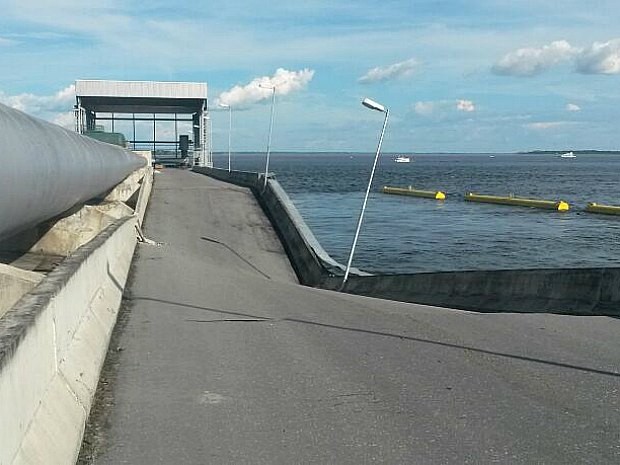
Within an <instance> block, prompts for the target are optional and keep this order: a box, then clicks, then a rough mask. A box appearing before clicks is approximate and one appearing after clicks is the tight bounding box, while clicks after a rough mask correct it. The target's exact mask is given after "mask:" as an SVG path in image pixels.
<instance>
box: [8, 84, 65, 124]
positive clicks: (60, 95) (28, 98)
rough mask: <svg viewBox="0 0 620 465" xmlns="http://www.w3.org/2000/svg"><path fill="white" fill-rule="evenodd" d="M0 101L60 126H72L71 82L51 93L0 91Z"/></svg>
mask: <svg viewBox="0 0 620 465" xmlns="http://www.w3.org/2000/svg"><path fill="white" fill-rule="evenodd" d="M0 102H1V103H4V104H5V105H7V106H9V107H11V108H15V109H16V110H20V111H23V112H24V113H28V114H29V115H31V116H36V117H38V118H42V119H46V120H48V121H52V122H53V123H56V124H59V125H61V126H65V127H72V126H73V112H72V109H73V104H74V103H75V85H73V84H71V85H70V86H68V87H65V88H64V89H61V90H59V91H58V92H56V93H54V94H52V95H35V94H29V93H24V94H18V95H7V94H5V93H4V92H2V91H0Z"/></svg>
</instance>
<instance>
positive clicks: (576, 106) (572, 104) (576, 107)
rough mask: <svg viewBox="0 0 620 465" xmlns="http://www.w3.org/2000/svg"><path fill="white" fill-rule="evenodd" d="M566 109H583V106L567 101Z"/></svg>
mask: <svg viewBox="0 0 620 465" xmlns="http://www.w3.org/2000/svg"><path fill="white" fill-rule="evenodd" d="M566 111H581V107H580V106H579V105H575V104H574V103H567V104H566Z"/></svg>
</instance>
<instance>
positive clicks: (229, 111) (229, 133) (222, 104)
mask: <svg viewBox="0 0 620 465" xmlns="http://www.w3.org/2000/svg"><path fill="white" fill-rule="evenodd" d="M220 107H221V108H228V172H229V173H230V138H231V133H232V106H231V105H229V104H227V103H220Z"/></svg>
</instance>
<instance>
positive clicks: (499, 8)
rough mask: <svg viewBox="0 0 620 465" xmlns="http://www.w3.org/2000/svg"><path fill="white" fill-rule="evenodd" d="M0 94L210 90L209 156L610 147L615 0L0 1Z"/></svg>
mask: <svg viewBox="0 0 620 465" xmlns="http://www.w3.org/2000/svg"><path fill="white" fill-rule="evenodd" d="M0 8H1V10H2V12H3V15H2V17H0V101H1V102H4V103H8V104H9V105H11V106H14V107H16V108H20V109H22V110H24V111H26V112H27V113H30V114H33V115H35V116H40V117H43V118H45V119H48V120H51V121H55V122H58V123H60V124H65V125H67V124H70V122H71V117H70V114H69V113H68V111H70V109H71V107H72V104H73V94H72V89H71V87H70V86H71V85H72V83H73V82H74V81H75V79H121V80H160V81H199V82H207V84H208V85H209V100H210V105H211V109H212V118H213V142H214V150H216V151H218V150H221V151H223V150H227V143H228V138H227V130H228V115H227V113H226V112H225V111H221V110H218V109H217V107H216V103H217V102H218V101H226V100H227V99H228V101H229V102H232V103H233V104H234V113H233V125H234V129H233V131H234V132H233V150H257V151H261V150H264V149H265V146H266V139H267V129H268V123H269V103H270V102H269V92H268V91H265V92H262V93H261V92H258V93H257V92H256V83H257V82H267V83H269V82H271V83H276V84H277V85H278V95H277V106H276V117H275V126H274V135H273V149H274V150H299V151H305V150H310V151H341V150H351V151H368V152H371V151H373V150H374V148H375V145H376V141H377V135H378V132H379V130H380V127H381V122H382V116H381V114H379V113H377V112H372V111H370V110H367V109H366V108H364V107H362V106H361V105H360V101H361V100H362V99H363V98H364V97H371V98H373V99H375V100H377V101H379V102H381V103H382V104H384V105H385V106H387V107H389V108H390V124H389V126H388V131H387V134H386V139H385V142H384V149H385V151H388V152H411V151H416V152H437V151H452V152H476V151H518V150H530V149H556V148H557V149H564V148H567V149H568V148H571V149H581V148H594V149H616V150H617V149H620V133H619V131H618V123H619V122H620V28H618V24H620V8H619V7H618V3H617V0H600V1H596V2H583V1H582V0H580V1H577V0H565V1H562V0H558V1H553V2H552V1H548V0H529V1H521V0H511V1H510V0H452V1H449V0H443V1H442V0H409V1H394V0H382V1H374V0H357V1H355V2H352V1H350V2H336V1H334V0H305V1H299V2H295V1H288V2H284V1H278V0H271V1H255V0H246V1H240V0H229V1H219V2H215V1H194V2H178V3H177V2H173V1H163V0H151V1H149V2H144V1H134V0H123V1H121V0H98V1H96V2H84V1H76V0H29V1H27V2H24V1H22V0H20V1H17V0H0Z"/></svg>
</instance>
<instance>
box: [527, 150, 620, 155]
mask: <svg viewBox="0 0 620 465" xmlns="http://www.w3.org/2000/svg"><path fill="white" fill-rule="evenodd" d="M567 152H573V153H574V154H575V155H577V154H579V155H588V154H597V153H613V154H619V153H620V150H530V151H528V152H517V153H523V154H528V155H535V154H545V155H546V154H551V155H554V154H561V153H567Z"/></svg>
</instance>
